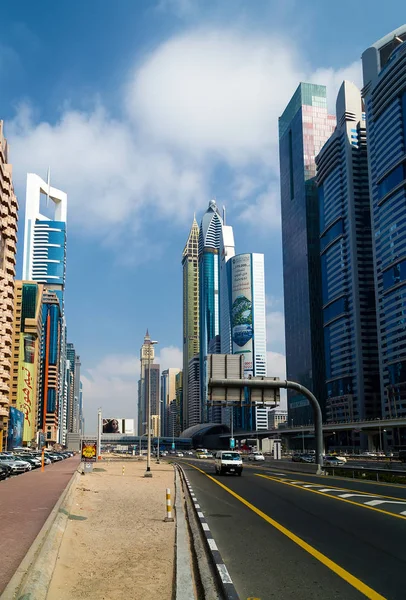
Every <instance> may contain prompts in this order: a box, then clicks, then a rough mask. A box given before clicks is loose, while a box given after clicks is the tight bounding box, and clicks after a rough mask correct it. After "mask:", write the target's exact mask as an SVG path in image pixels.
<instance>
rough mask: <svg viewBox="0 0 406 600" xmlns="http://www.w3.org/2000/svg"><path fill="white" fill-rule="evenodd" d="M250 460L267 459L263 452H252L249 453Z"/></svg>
mask: <svg viewBox="0 0 406 600" xmlns="http://www.w3.org/2000/svg"><path fill="white" fill-rule="evenodd" d="M248 460H255V461H260V460H265V456H264V455H263V454H262V452H251V454H248Z"/></svg>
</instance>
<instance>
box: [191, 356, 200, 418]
mask: <svg viewBox="0 0 406 600" xmlns="http://www.w3.org/2000/svg"><path fill="white" fill-rule="evenodd" d="M188 382H189V383H188V386H189V387H188V402H189V408H188V415H189V425H190V427H192V426H193V425H198V424H199V423H201V422H202V417H201V404H200V401H199V400H200V360H199V355H198V354H197V355H196V356H193V358H191V359H190V360H189V364H188Z"/></svg>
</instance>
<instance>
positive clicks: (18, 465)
mask: <svg viewBox="0 0 406 600" xmlns="http://www.w3.org/2000/svg"><path fill="white" fill-rule="evenodd" d="M0 464H3V465H7V466H8V467H11V472H12V474H13V475H17V474H18V473H25V472H26V471H31V465H30V463H27V462H26V461H24V460H14V459H12V458H6V459H5V458H2V459H1V460H0Z"/></svg>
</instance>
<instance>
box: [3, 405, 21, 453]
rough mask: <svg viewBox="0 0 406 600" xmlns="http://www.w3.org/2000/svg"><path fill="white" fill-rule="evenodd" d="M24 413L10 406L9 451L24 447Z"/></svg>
mask: <svg viewBox="0 0 406 600" xmlns="http://www.w3.org/2000/svg"><path fill="white" fill-rule="evenodd" d="M23 429H24V413H23V412H22V411H20V410H18V409H17V408H15V407H14V406H10V412H9V417H8V432H7V450H13V448H19V447H20V446H22V445H23Z"/></svg>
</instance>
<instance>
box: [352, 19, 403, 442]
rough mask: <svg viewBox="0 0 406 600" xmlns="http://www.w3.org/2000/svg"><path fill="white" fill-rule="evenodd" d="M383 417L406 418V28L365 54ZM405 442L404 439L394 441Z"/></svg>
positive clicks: (381, 41)
mask: <svg viewBox="0 0 406 600" xmlns="http://www.w3.org/2000/svg"><path fill="white" fill-rule="evenodd" d="M362 67H363V77H364V88H363V90H362V95H363V98H364V101H365V110H366V120H367V135H368V163H369V177H370V196H371V216H372V239H373V250H374V265H375V292H376V310H377V327H378V347H379V368H380V384H381V387H380V392H381V409H382V416H383V417H401V416H403V417H404V416H406V324H405V319H404V314H405V311H406V243H405V242H406V234H405V228H406V25H403V26H402V27H400V28H398V29H396V30H395V31H393V32H391V33H389V34H388V35H386V36H385V37H383V38H382V39H381V40H379V41H378V42H376V43H375V44H373V45H372V46H371V47H370V48H368V49H367V50H366V51H365V52H364V53H363V55H362ZM395 443H398V444H401V443H403V444H404V443H406V439H405V438H404V439H403V440H400V439H399V440H395Z"/></svg>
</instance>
